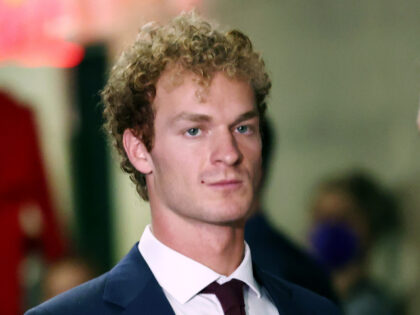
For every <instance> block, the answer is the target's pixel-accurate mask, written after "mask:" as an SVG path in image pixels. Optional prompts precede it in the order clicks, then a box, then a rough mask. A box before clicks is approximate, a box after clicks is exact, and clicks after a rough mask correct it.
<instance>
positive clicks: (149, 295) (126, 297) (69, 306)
mask: <svg viewBox="0 0 420 315" xmlns="http://www.w3.org/2000/svg"><path fill="white" fill-rule="evenodd" d="M254 274H255V277H256V279H257V281H258V282H259V283H260V284H262V285H263V286H264V287H265V288H266V289H267V291H268V292H269V294H270V297H271V298H272V300H273V301H274V303H275V305H276V307H277V309H278V311H279V313H280V314H281V315H299V314H319V315H321V314H322V315H335V314H340V313H339V311H338V310H337V308H336V307H335V306H334V304H332V303H331V302H330V301H329V300H327V299H325V298H323V297H321V296H318V295H316V294H315V293H312V292H310V291H308V290H306V289H303V288H301V287H298V286H295V285H293V284H291V283H288V282H285V281H283V280H281V279H278V278H276V277H274V276H272V275H271V274H268V273H265V272H263V271H260V270H258V269H257V268H255V269H254ZM25 314H26V315H87V314H100V315H108V314H109V315H111V314H124V315H139V314H141V315H146V314H150V315H152V314H153V315H169V314H174V312H173V310H172V308H171V306H170V304H169V302H168V300H167V299H166V297H165V294H164V293H163V290H162V288H161V287H160V286H159V284H158V282H157V281H156V279H155V277H154V276H153V274H152V272H151V271H150V269H149V267H148V265H147V264H146V262H145V260H144V259H143V257H142V256H141V254H140V252H139V250H138V248H137V245H136V246H134V247H133V248H132V249H131V251H130V252H129V253H128V254H127V256H125V257H124V258H123V259H122V260H121V261H120V262H119V263H118V264H117V265H116V266H115V267H114V268H113V269H112V270H111V271H109V272H107V273H105V274H103V275H102V276H100V277H98V278H96V279H93V280H91V281H88V282H86V283H84V284H82V285H80V286H78V287H76V288H74V289H71V290H69V291H67V292H65V293H63V294H60V295H58V296H56V297H55V298H52V299H51V300H49V301H47V302H45V303H43V304H41V305H39V306H37V307H35V308H33V309H31V310H29V311H28V312H26V313H25Z"/></svg>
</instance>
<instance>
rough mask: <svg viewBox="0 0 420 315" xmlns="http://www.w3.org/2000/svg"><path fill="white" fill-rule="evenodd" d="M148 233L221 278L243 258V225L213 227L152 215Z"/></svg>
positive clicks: (201, 223) (179, 218)
mask: <svg viewBox="0 0 420 315" xmlns="http://www.w3.org/2000/svg"><path fill="white" fill-rule="evenodd" d="M152 233H153V234H154V236H155V237H156V238H157V239H158V240H159V241H160V242H162V243H163V244H165V245H166V246H168V247H170V248H172V249H173V250H175V251H177V252H179V253H181V254H183V255H184V256H187V257H189V258H191V259H193V260H195V261H197V262H199V263H201V264H203V265H205V266H207V267H209V268H210V269H212V270H214V271H216V272H217V273H219V274H222V275H225V276H229V275H230V274H231V273H233V271H235V269H236V268H237V267H238V266H239V265H240V263H241V262H242V260H243V257H244V252H245V244H244V223H238V224H232V225H214V224H209V223H205V222H197V221H195V220H192V219H191V220H189V219H185V218H182V217H179V216H177V215H176V214H173V213H172V214H171V215H169V216H168V215H167V213H166V215H165V216H162V215H160V216H159V215H158V214H156V213H153V212H152Z"/></svg>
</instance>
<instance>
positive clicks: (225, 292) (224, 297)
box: [201, 279, 246, 315]
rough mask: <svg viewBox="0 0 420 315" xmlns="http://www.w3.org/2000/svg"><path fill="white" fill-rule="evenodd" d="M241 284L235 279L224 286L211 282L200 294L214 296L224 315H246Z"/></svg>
mask: <svg viewBox="0 0 420 315" xmlns="http://www.w3.org/2000/svg"><path fill="white" fill-rule="evenodd" d="M243 284H244V283H243V282H242V281H240V280H236V279H232V280H230V281H229V282H226V283H224V284H218V283H217V282H212V283H210V284H209V285H208V286H207V287H206V288H204V289H203V291H201V292H202V293H213V294H216V297H217V299H218V300H219V302H220V304H222V308H223V312H224V313H225V315H246V314H245V303H244V294H243V290H242V287H243Z"/></svg>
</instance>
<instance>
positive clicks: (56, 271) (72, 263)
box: [42, 256, 95, 301]
mask: <svg viewBox="0 0 420 315" xmlns="http://www.w3.org/2000/svg"><path fill="white" fill-rule="evenodd" d="M94 276H95V271H94V268H92V267H91V265H90V264H89V263H88V262H87V261H86V260H84V259H82V258H80V257H76V256H67V257H64V258H62V259H60V260H58V261H56V262H54V263H52V264H50V265H49V266H48V268H47V270H46V274H45V276H44V280H43V283H42V290H43V297H44V301H46V300H49V299H51V298H53V297H54V296H57V295H59V294H61V293H63V292H66V291H68V290H70V289H72V288H74V287H76V286H78V285H80V284H82V283H84V282H86V281H88V280H90V279H92V278H93V277H94Z"/></svg>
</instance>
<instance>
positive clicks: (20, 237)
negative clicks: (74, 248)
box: [0, 91, 66, 315]
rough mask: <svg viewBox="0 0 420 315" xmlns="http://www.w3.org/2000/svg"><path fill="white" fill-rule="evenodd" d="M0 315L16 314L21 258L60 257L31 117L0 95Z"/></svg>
mask: <svg viewBox="0 0 420 315" xmlns="http://www.w3.org/2000/svg"><path fill="white" fill-rule="evenodd" d="M0 143H1V144H2V147H1V152H0V252H1V253H2V258H1V259H0V279H1V281H0V314H2V315H16V314H21V313H22V308H23V304H24V303H25V302H24V296H25V293H24V288H23V285H22V283H23V282H24V279H22V278H21V276H20V268H21V267H22V264H23V261H24V259H25V257H26V256H27V255H28V253H30V252H31V251H38V252H41V253H42V256H43V257H44V258H45V259H46V260H47V261H50V262H51V261H54V260H55V259H58V258H60V257H62V255H63V254H64V253H65V247H66V245H65V240H64V237H63V233H62V231H60V225H59V222H58V220H57V217H56V211H55V209H54V207H53V205H52V202H51V196H50V193H49V189H48V184H47V179H46V175H45V170H44V166H43V163H42V154H41V149H40V146H39V143H38V134H37V129H36V124H35V119H34V115H33V113H32V111H31V110H30V109H29V108H28V107H27V106H25V105H23V104H21V103H20V102H19V101H17V100H16V99H15V98H14V97H13V96H12V95H10V94H8V93H5V92H2V91H0Z"/></svg>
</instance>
